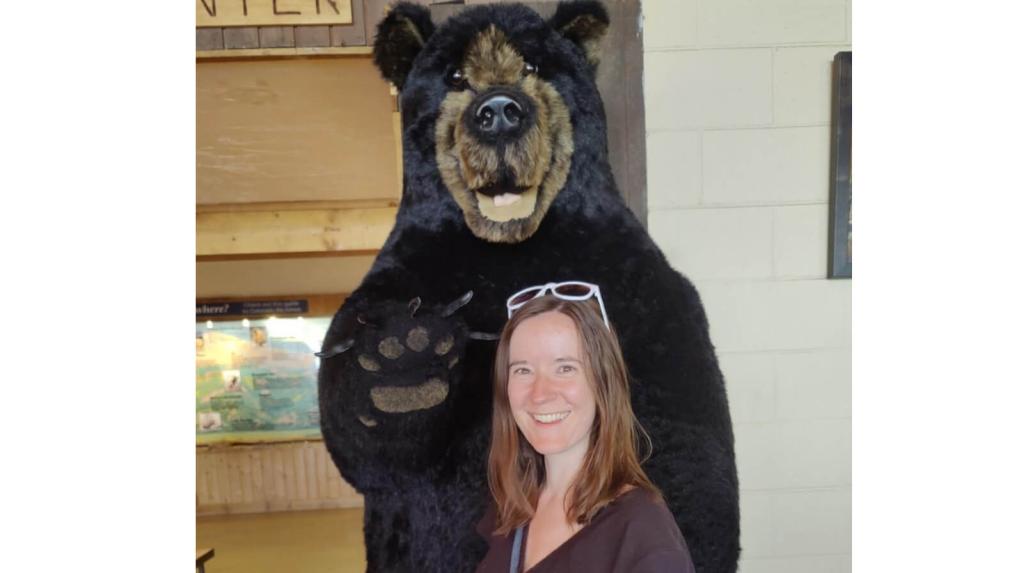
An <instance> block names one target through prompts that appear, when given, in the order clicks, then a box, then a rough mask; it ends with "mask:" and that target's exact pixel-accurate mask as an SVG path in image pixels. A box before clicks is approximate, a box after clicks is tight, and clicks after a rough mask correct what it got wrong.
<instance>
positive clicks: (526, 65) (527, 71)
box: [524, 62, 538, 77]
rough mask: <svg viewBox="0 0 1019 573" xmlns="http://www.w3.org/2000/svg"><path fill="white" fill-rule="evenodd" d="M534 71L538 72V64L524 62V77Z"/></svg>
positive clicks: (534, 72)
mask: <svg viewBox="0 0 1019 573" xmlns="http://www.w3.org/2000/svg"><path fill="white" fill-rule="evenodd" d="M536 73H538V66H536V65H534V64H531V63H529V62H524V77H527V76H529V75H531V74H536Z"/></svg>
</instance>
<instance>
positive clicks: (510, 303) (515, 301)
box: [506, 281, 609, 327]
mask: <svg viewBox="0 0 1019 573" xmlns="http://www.w3.org/2000/svg"><path fill="white" fill-rule="evenodd" d="M546 294H551V295H552V296H554V297H556V298H558V299H562V300H587V299H589V298H591V297H594V298H595V300H597V301H598V308H600V309H601V318H602V320H604V321H605V326H606V327H608V326H609V315H608V314H607V313H606V312H605V303H604V302H602V299H601V291H600V290H598V285H595V284H591V283H585V282H581V281H565V282H561V283H547V284H544V285H538V286H532V287H527V288H525V289H524V290H522V291H519V292H518V293H516V294H514V295H513V296H511V297H509V298H508V299H506V311H507V318H512V316H513V311H515V310H517V309H519V308H520V307H522V306H524V305H525V304H527V303H528V302H530V301H532V300H534V299H536V298H538V297H540V296H545V295H546Z"/></svg>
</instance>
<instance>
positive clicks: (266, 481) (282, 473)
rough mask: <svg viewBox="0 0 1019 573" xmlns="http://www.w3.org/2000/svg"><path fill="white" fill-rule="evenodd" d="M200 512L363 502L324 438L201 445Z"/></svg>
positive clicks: (325, 506) (198, 475)
mask: <svg viewBox="0 0 1019 573" xmlns="http://www.w3.org/2000/svg"><path fill="white" fill-rule="evenodd" d="M196 456H197V460H196V461H197V464H196V467H197V471H196V475H195V485H196V487H195V491H196V493H197V498H198V499H197V504H198V507H197V514H198V515H223V514H235V513H263V512H271V511H294V510H306V509H329V508H337V507H362V506H363V505H364V499H363V498H362V497H361V495H360V494H358V493H357V492H356V491H354V488H352V487H351V486H350V484H347V483H346V482H344V481H343V478H342V477H340V473H339V471H337V470H336V467H335V466H334V465H333V462H332V459H330V457H329V453H328V452H327V451H326V449H325V445H324V444H323V443H322V442H289V443H282V444H252V445H233V446H200V447H198V448H197V451H196Z"/></svg>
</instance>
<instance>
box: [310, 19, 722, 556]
mask: <svg viewBox="0 0 1019 573" xmlns="http://www.w3.org/2000/svg"><path fill="white" fill-rule="evenodd" d="M607 26H608V16H607V14H606V11H605V9H604V7H603V6H602V5H601V4H599V3H598V2H592V1H581V2H569V3H563V4H560V5H559V6H558V7H557V10H556V12H555V14H554V16H552V17H551V18H550V19H549V20H547V21H546V20H543V19H542V18H541V17H539V16H538V15H537V14H536V13H535V12H534V11H533V10H531V9H529V8H526V7H524V6H520V5H509V4H507V5H482V6H477V7H472V8H469V9H466V10H464V11H463V12H461V13H459V14H458V15H456V16H455V17H452V18H450V19H449V20H448V21H446V22H445V23H444V24H443V25H442V26H441V27H439V28H438V29H436V27H435V26H434V24H433V23H432V21H431V18H430V14H429V12H428V10H427V9H426V8H424V7H422V6H419V5H415V4H409V3H400V4H397V5H395V6H394V7H393V9H392V10H391V11H390V12H389V13H388V15H387V16H386V17H385V19H384V20H383V21H382V22H381V23H380V25H379V28H378V35H377V38H376V41H375V61H376V64H377V65H378V67H379V69H380V70H381V71H382V74H383V75H384V76H385V77H386V79H388V80H389V81H391V82H393V83H394V84H395V85H396V86H397V88H398V89H399V90H400V96H399V97H400V107H401V113H402V119H403V152H404V180H403V197H402V201H401V203H400V208H399V212H398V214H397V219H396V226H395V227H394V229H393V231H392V233H391V234H390V235H389V238H388V239H387V240H386V243H385V245H384V246H383V247H382V250H381V252H380V253H379V255H378V258H377V259H376V261H375V263H374V265H373V266H372V268H371V270H370V271H369V273H368V274H367V276H366V277H365V279H364V281H363V282H362V284H361V285H360V287H359V288H358V289H357V290H356V291H355V292H353V293H352V294H351V296H350V298H349V299H348V300H347V301H346V302H345V303H344V305H343V307H342V308H341V309H340V310H339V312H337V314H336V316H335V317H334V318H333V321H332V324H331V325H330V328H329V332H328V334H327V336H326V340H325V342H324V344H323V348H322V352H321V354H320V356H321V357H322V362H321V369H320V373H319V400H320V407H321V419H322V433H323V436H324V439H325V443H326V446H327V448H328V450H329V452H330V454H331V456H332V458H333V460H334V462H335V463H336V465H337V467H338V468H339V469H340V472H341V473H342V475H343V477H344V478H345V479H346V480H347V481H348V482H350V483H351V484H352V485H353V486H354V487H355V488H357V490H358V491H360V492H361V493H362V494H364V497H365V516H364V519H365V526H364V534H365V544H366V546H367V556H368V571H373V572H374V571H385V572H393V571H414V572H437V573H450V572H461V571H463V572H469V571H473V569H474V567H475V565H476V564H477V563H478V561H479V560H480V559H481V557H483V555H484V553H485V551H486V545H485V543H484V541H483V540H482V539H481V538H480V537H479V536H478V535H477V534H476V532H475V530H474V527H475V524H476V523H477V522H478V521H479V519H480V518H481V516H482V514H483V512H484V510H485V508H486V506H487V504H488V503H489V493H488V488H487V483H486V477H485V467H486V466H485V463H486V456H487V448H488V442H489V435H490V427H489V424H490V409H491V365H492V360H493V355H494V351H495V343H494V342H492V341H491V339H492V336H491V335H492V334H494V333H498V332H499V330H500V329H501V328H502V326H503V324H504V323H505V321H506V307H505V300H506V298H507V297H508V296H509V295H510V294H512V293H514V292H516V291H518V290H520V289H522V288H524V287H527V286H532V285H538V284H544V283H546V282H550V281H561V280H581V281H587V282H592V283H595V284H598V285H599V286H600V288H601V292H602V296H603V298H604V302H605V305H606V307H607V310H608V315H609V319H610V320H611V321H612V323H613V325H614V327H615V328H616V330H617V332H618V335H619V338H620V341H621V343H622V348H623V353H624V355H625V358H626V362H627V365H628V367H629V369H630V372H631V375H632V380H633V383H632V401H633V406H634V411H635V412H636V414H637V417H638V418H639V420H640V422H641V423H642V424H643V426H644V427H645V428H646V429H647V431H648V433H649V434H650V436H651V439H652V441H653V444H654V451H653V454H652V456H651V458H650V459H649V460H648V461H647V462H646V463H645V464H644V465H645V469H646V470H647V473H648V475H649V476H650V478H651V479H652V480H653V481H654V482H655V483H656V484H657V485H658V486H659V487H660V488H661V489H662V491H663V493H664V494H665V497H666V500H667V502H668V504H669V508H670V509H671V510H672V512H673V514H674V515H675V516H676V521H677V522H678V524H679V526H680V528H681V530H682V532H683V534H684V536H685V537H686V541H687V544H688V546H689V548H690V552H691V555H692V557H693V560H694V563H695V565H696V567H697V571H698V572H699V573H721V572H727V573H731V572H733V571H735V570H736V562H737V559H738V556H739V508H738V489H737V481H736V469H735V463H734V456H733V436H732V424H731V421H730V418H729V411H728V404H727V399H726V394H725V388H724V383H723V380H722V375H721V372H720V370H719V367H718V362H717V359H716V357H715V353H714V348H713V346H712V344H711V341H710V339H709V336H708V324H707V320H706V318H705V314H704V309H703V307H702V305H701V302H700V298H699V297H698V295H697V292H696V290H695V289H694V287H693V286H692V285H691V284H690V282H689V281H688V280H687V279H686V278H684V277H683V276H682V275H680V274H679V273H677V272H676V271H674V270H673V269H671V268H670V267H669V265H668V263H667V262H666V260H665V257H664V256H663V255H662V253H661V251H660V250H659V249H658V248H657V247H656V246H655V245H654V243H653V242H652V241H651V238H650V237H649V236H648V234H647V232H646V231H645V229H644V228H643V227H642V226H641V224H640V223H639V222H638V221H637V219H636V218H635V217H634V216H633V215H632V213H631V212H630V211H629V209H628V208H627V207H626V205H625V204H624V203H623V200H622V199H621V197H620V195H619V192H618V190H617V189H616V185H615V182H614V181H613V177H612V173H611V170H610V168H609V162H608V157H607V153H608V151H607V143H606V138H605V114H604V110H603V107H602V103H601V99H600V96H599V94H598V91H597V88H596V87H595V70H596V66H597V61H598V44H599V41H600V40H601V38H602V37H603V36H604V33H605V31H606V29H607Z"/></svg>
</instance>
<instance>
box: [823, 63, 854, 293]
mask: <svg viewBox="0 0 1019 573" xmlns="http://www.w3.org/2000/svg"><path fill="white" fill-rule="evenodd" d="M832 70H833V74H832V76H833V78H832V130H831V197H830V201H829V211H828V221H829V230H828V278H830V279H840V278H852V277H853V152H852V147H853V93H852V85H853V73H852V70H853V53H852V52H839V53H837V54H835V61H834V64H833V66H832Z"/></svg>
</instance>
